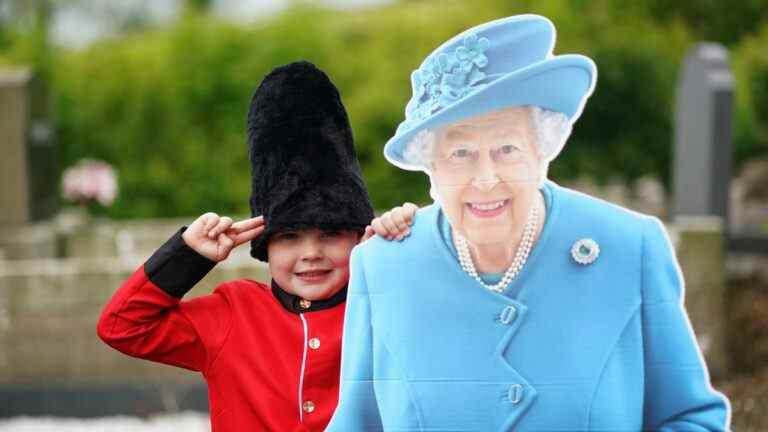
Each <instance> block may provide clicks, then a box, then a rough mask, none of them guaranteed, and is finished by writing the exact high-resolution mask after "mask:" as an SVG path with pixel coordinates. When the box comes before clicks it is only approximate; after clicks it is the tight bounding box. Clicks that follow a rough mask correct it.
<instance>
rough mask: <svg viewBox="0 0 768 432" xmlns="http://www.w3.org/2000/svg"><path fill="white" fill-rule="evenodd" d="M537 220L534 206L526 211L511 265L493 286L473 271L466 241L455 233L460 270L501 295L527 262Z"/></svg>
mask: <svg viewBox="0 0 768 432" xmlns="http://www.w3.org/2000/svg"><path fill="white" fill-rule="evenodd" d="M538 220H539V210H538V206H537V205H536V204H534V205H532V206H531V209H530V210H529V211H528V220H527V221H526V222H525V227H523V236H522V238H521V239H520V245H519V246H518V247H517V252H516V253H515V258H514V259H513V260H512V265H510V266H509V268H508V269H507V271H506V272H504V276H503V277H502V278H501V280H500V281H499V283H497V284H495V285H488V284H486V283H485V282H483V280H482V279H481V278H480V275H479V274H478V273H477V269H475V263H474V262H472V255H470V253H469V246H468V245H467V239H465V238H464V237H462V236H461V235H459V234H458V233H455V235H454V244H455V246H456V252H457V253H458V255H459V264H461V268H462V269H463V270H464V271H465V272H467V274H469V275H470V276H472V277H473V278H474V279H475V280H476V281H478V282H479V283H480V285H482V286H484V287H486V288H488V289H489V290H491V291H493V292H497V293H501V292H503V291H504V289H506V288H507V285H509V283H510V282H512V279H514V278H515V276H517V275H518V274H519V273H520V271H521V270H522V269H523V266H524V265H525V261H526V260H528V254H530V253H531V247H533V237H534V236H535V235H536V227H537V225H538Z"/></svg>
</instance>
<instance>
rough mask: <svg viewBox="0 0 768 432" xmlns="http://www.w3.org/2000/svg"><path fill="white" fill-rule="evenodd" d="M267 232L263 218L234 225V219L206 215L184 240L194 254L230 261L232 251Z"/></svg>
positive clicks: (212, 259)
mask: <svg viewBox="0 0 768 432" xmlns="http://www.w3.org/2000/svg"><path fill="white" fill-rule="evenodd" d="M262 232H264V217H263V216H257V217H255V218H250V219H245V220H242V221H239V222H235V223H233V222H232V218H229V217H226V216H222V217H219V215H217V214H216V213H206V214H204V215H202V216H200V217H199V218H197V219H195V221H194V222H192V224H191V225H190V226H189V228H187V229H186V231H184V233H183V234H182V235H181V238H182V239H184V243H186V244H187V246H189V247H190V248H192V249H193V250H194V251H195V252H197V253H199V254H200V255H202V256H204V257H206V258H208V259H209V260H211V261H215V262H220V261H224V260H225V259H227V257H228V256H229V253H230V252H231V251H232V249H234V248H236V247H238V246H240V245H241V244H243V243H245V242H249V241H251V240H253V239H254V238H256V237H258V236H259V235H260V234H261V233H262Z"/></svg>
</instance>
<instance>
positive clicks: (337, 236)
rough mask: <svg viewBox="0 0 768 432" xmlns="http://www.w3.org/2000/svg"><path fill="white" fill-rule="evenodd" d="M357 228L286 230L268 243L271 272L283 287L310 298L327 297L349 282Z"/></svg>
mask: <svg viewBox="0 0 768 432" xmlns="http://www.w3.org/2000/svg"><path fill="white" fill-rule="evenodd" d="M359 237H360V236H359V235H358V234H357V233H356V232H354V231H321V230H319V229H304V230H295V231H283V232H280V233H277V234H275V235H273V236H272V237H270V239H269V243H267V253H268V256H269V272H270V274H271V275H272V278H273V279H274V280H275V282H277V284H278V285H279V286H280V288H282V289H283V290H285V291H287V292H289V293H291V294H294V295H297V296H299V297H301V298H304V299H307V300H321V299H327V298H329V297H331V296H333V295H334V294H336V293H337V292H339V290H341V289H342V288H344V286H346V285H347V283H348V281H349V255H350V253H352V248H353V247H355V245H356V244H357V242H358V240H359Z"/></svg>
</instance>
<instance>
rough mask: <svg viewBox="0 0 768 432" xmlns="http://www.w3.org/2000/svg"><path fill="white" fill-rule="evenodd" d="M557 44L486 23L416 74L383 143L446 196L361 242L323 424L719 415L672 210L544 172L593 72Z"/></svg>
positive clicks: (693, 425) (677, 426)
mask: <svg viewBox="0 0 768 432" xmlns="http://www.w3.org/2000/svg"><path fill="white" fill-rule="evenodd" d="M554 40H555V31H554V27H553V25H552V24H551V22H550V21H549V20H547V19H546V18H543V17H540V16H534V15H523V16H516V17H511V18H506V19H502V20H498V21H493V22H490V23H487V24H483V25H480V26H478V27H475V28H472V29H470V30H468V31H466V32H464V33H462V34H460V35H458V36H456V37H455V38H453V39H451V40H449V41H448V42H446V43H444V44H443V45H441V46H440V47H439V48H438V49H437V50H436V51H435V52H433V53H432V54H430V55H429V56H428V57H427V59H426V60H425V61H424V63H423V64H422V65H421V67H420V68H419V69H418V70H417V71H415V72H414V73H413V75H412V82H413V88H414V95H413V98H412V99H411V101H410V103H409V104H408V106H407V108H406V121H405V122H403V123H402V124H401V125H400V127H399V128H398V131H397V133H396V134H395V136H394V137H393V138H392V139H391V140H390V141H389V142H388V143H387V145H386V148H385V154H386V156H387V158H388V159H389V160H390V161H391V162H392V163H394V164H396V165H398V166H400V167H402V168H405V169H420V170H423V171H425V172H426V173H427V174H429V176H430V178H431V180H432V196H433V197H434V198H435V201H436V202H435V204H434V205H431V206H429V207H426V208H424V209H422V210H420V211H419V213H418V215H417V216H416V219H415V224H414V226H413V227H412V231H411V235H410V237H409V238H408V239H407V240H405V241H404V242H402V243H392V242H386V241H383V240H381V239H373V240H371V241H368V242H367V243H365V244H363V245H362V246H360V247H358V248H356V249H355V251H354V252H353V257H352V277H351V280H350V286H349V297H348V301H347V310H346V318H345V330H344V342H343V354H342V373H341V376H342V382H341V393H340V400H339V406H338V408H337V410H336V412H335V414H334V417H333V419H332V420H331V423H330V425H329V427H328V429H327V430H328V431H333V432H337V431H355V432H357V431H366V432H367V431H376V430H387V431H458V430H460V431H509V430H515V431H565V430H568V431H574V430H611V431H619V430H620V431H630V430H646V429H648V430H665V431H672V430H685V431H703V430H725V429H727V427H728V422H729V408H728V403H727V401H726V399H725V398H724V397H723V396H722V395H720V394H719V393H716V392H715V391H714V390H713V389H712V387H711V386H710V384H709V379H708V376H707V371H706V367H705V366H704V363H703V361H702V356H701V354H700V352H699V349H698V347H697V346H696V343H695V340H694V337H693V334H692V331H691V327H690V324H689V322H688V319H687V316H686V314H685V311H684V309H683V308H682V292H683V286H682V280H681V276H680V271H679V268H678V265H677V263H676V261H675V257H674V252H673V250H672V248H671V247H670V243H669V240H668V238H667V235H666V233H665V231H664V228H663V227H662V225H661V224H660V223H659V221H658V220H656V219H654V218H651V217H648V216H643V215H640V214H637V213H633V212H630V211H627V210H625V209H622V208H620V207H617V206H614V205H611V204H608V203H605V202H602V201H600V200H597V199H594V198H591V197H589V196H586V195H583V194H580V193H577V192H574V191H571V190H568V189H565V188H563V187H560V186H558V185H556V184H554V183H552V182H551V181H548V180H546V172H547V166H548V164H549V162H550V161H551V160H552V159H554V158H555V156H556V155H557V154H558V153H559V151H560V149H561V148H562V146H563V144H564V142H565V140H566V139H567V137H568V135H569V133H570V131H571V126H572V124H573V123H574V122H575V121H576V119H577V118H578V117H579V115H580V113H581V110H582V108H583V106H584V103H585V101H586V99H587V98H588V96H589V95H590V94H591V92H592V89H593V88H594V83H595V79H596V69H595V65H594V63H593V62H592V61H591V60H590V59H588V58H586V57H584V56H580V55H562V56H553V55H552V49H553V46H554Z"/></svg>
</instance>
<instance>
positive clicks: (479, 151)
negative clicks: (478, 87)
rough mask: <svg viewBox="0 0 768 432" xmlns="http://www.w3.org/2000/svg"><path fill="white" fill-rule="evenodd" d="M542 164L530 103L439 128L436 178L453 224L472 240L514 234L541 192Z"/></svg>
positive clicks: (485, 241)
mask: <svg viewBox="0 0 768 432" xmlns="http://www.w3.org/2000/svg"><path fill="white" fill-rule="evenodd" d="M541 166H542V164H541V155H540V154H539V152H538V146H537V145H536V143H535V134H534V131H533V129H532V127H531V124H530V120H529V113H528V108H525V107H515V108H508V109H505V110H502V111H496V112H492V113H488V114H483V115H480V116H477V117H472V118H469V119H465V120H461V121H459V122H456V123H452V124H450V125H448V126H445V127H443V128H441V129H440V130H438V131H437V145H436V146H435V154H434V161H433V166H432V177H433V181H434V182H435V186H436V189H437V193H438V196H439V199H440V203H441V205H442V207H443V211H444V212H445V214H446V216H447V217H448V221H449V222H450V224H451V226H452V227H453V229H455V230H456V231H458V232H459V233H460V234H461V235H463V236H464V237H465V238H466V239H467V240H468V241H469V242H470V243H472V244H475V245H485V244H493V243H502V242H509V241H510V240H512V238H513V236H514V233H515V232H516V230H515V227H517V231H519V228H520V227H522V226H523V225H524V224H525V221H526V219H527V216H528V210H529V209H530V206H531V204H532V203H533V199H534V198H535V196H536V194H537V193H538V191H537V190H538V182H539V175H540V170H541Z"/></svg>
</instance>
